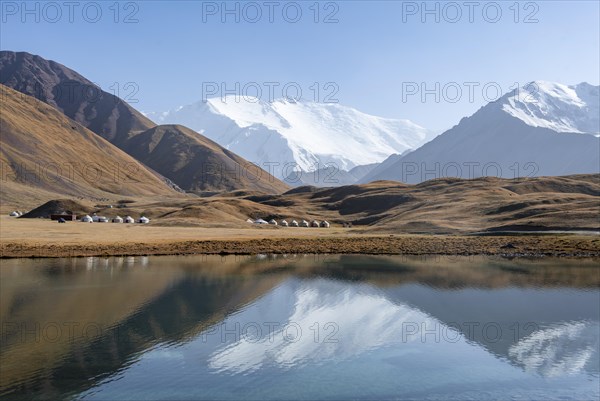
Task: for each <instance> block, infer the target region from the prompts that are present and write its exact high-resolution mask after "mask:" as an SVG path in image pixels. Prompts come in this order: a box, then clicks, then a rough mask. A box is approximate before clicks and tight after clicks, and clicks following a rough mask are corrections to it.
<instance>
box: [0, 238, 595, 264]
mask: <svg viewBox="0 0 600 401" xmlns="http://www.w3.org/2000/svg"><path fill="white" fill-rule="evenodd" d="M255 234H257V235H255V236H254V238H248V239H239V238H231V239H227V238H219V239H208V238H207V239H201V240H175V241H169V240H166V239H165V240H162V241H139V242H137V241H131V242H129V241H128V242H112V241H111V242H107V241H98V242H91V241H85V240H74V241H61V240H59V241H37V242H36V241H35V239H33V238H30V239H27V240H24V241H2V242H0V258H1V259H12V258H73V257H93V256H95V257H110V256H159V255H162V256H166V255H257V254H365V255H411V256H418V255H440V256H476V255H482V256H502V257H574V258H598V257H600V239H599V238H598V237H597V236H589V235H588V236H581V235H565V234H561V235H548V234H542V235H534V234H528V235H523V236H514V235H511V236H467V235H460V236H459V235H409V234H398V235H377V234H372V235H360V234H356V235H352V236H346V237H341V236H337V237H336V236H331V237H330V236H320V237H304V238H302V237H279V238H258V237H259V235H258V233H255Z"/></svg>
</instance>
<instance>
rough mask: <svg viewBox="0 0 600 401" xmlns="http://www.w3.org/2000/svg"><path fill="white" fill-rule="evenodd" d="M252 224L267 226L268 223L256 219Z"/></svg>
mask: <svg viewBox="0 0 600 401" xmlns="http://www.w3.org/2000/svg"><path fill="white" fill-rule="evenodd" d="M254 224H269V223H268V222H267V221H266V220H263V219H256V220H254Z"/></svg>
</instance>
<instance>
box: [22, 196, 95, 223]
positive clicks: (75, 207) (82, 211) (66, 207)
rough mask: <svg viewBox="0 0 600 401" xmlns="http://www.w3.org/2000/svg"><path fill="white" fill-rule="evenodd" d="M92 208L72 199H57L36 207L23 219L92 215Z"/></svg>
mask: <svg viewBox="0 0 600 401" xmlns="http://www.w3.org/2000/svg"><path fill="white" fill-rule="evenodd" d="M90 210H92V207H91V206H90V205H84V204H83V203H81V202H77V201H74V200H71V199H57V200H51V201H48V202H46V203H44V204H43V205H41V206H38V207H36V208H35V209H33V210H31V211H30V212H28V213H25V214H24V215H23V216H21V217H23V218H26V219H27V218H37V217H44V218H49V217H50V216H51V215H53V214H65V213H67V214H75V215H77V216H82V215H86V214H88V213H90Z"/></svg>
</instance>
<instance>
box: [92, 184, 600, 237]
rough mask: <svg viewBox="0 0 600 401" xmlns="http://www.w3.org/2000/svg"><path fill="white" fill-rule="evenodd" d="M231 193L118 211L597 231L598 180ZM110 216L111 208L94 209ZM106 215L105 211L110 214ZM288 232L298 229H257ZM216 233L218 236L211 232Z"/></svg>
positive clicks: (162, 218)
mask: <svg viewBox="0 0 600 401" xmlns="http://www.w3.org/2000/svg"><path fill="white" fill-rule="evenodd" d="M231 195H232V194H231V193H228V194H224V195H220V194H219V195H215V196H211V197H205V198H194V199H183V200H181V201H177V202H144V201H140V202H136V203H133V204H128V205H127V209H124V210H123V211H121V210H119V211H118V212H119V213H121V214H130V215H141V214H144V215H146V216H148V217H150V218H152V219H153V220H152V224H153V225H168V226H174V225H200V226H206V227H231V228H233V227H238V228H250V227H254V226H253V225H250V224H248V223H246V219H248V218H249V217H250V218H253V219H257V218H262V219H265V220H270V219H272V218H274V219H279V220H280V219H287V220H288V222H289V221H291V220H292V219H295V220H297V221H301V220H303V219H304V220H313V219H316V220H328V221H329V222H330V223H332V224H333V226H334V227H341V226H342V225H343V223H351V224H352V226H353V227H354V228H355V229H359V230H364V231H369V232H370V231H373V232H377V231H379V232H388V233H424V234H447V233H450V234H451V233H475V232H498V231H549V230H557V231H578V230H581V231H600V175H598V174H596V175H575V176H566V177H539V178H522V179H513V180H508V179H498V178H479V179H474V180H461V179H441V180H432V181H427V182H424V183H421V184H418V185H407V184H402V183H398V182H394V181H377V182H373V183H370V184H364V185H351V186H346V187H339V188H322V189H317V188H314V187H304V189H303V190H300V189H294V190H291V191H289V192H286V193H284V194H281V195H264V194H263V195H261V194H244V193H240V194H239V196H231ZM98 213H100V214H102V215H107V216H112V214H114V213H116V210H113V209H104V210H98ZM111 213H112V214H111ZM260 228H264V229H275V228H276V229H278V230H288V231H285V233H288V234H289V235H293V234H294V233H297V232H298V230H302V229H301V228H300V229H299V228H283V227H272V226H268V227H260ZM215 235H219V231H215Z"/></svg>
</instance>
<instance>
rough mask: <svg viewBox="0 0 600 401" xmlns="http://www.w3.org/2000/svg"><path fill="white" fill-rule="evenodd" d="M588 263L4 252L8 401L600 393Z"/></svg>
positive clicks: (0, 386) (598, 279)
mask: <svg viewBox="0 0 600 401" xmlns="http://www.w3.org/2000/svg"><path fill="white" fill-rule="evenodd" d="M599 287H600V268H598V266H597V261H592V260H552V259H543V260H513V261H510V260H503V259H490V258H440V257H428V258H407V257H375V256H373V257H371V256H328V257H318V256H295V257H292V256H289V257H286V258H284V257H281V256H280V257H267V256H263V257H225V258H221V257H200V256H191V257H150V258H148V257H136V258H108V259H103V258H87V259H85V258H83V259H64V260H60V259H59V260H30V259H27V260H25V259H21V260H4V261H2V266H1V268H0V290H1V291H0V301H1V304H0V321H1V324H2V338H1V341H2V344H1V345H2V347H1V355H0V373H1V374H0V398H3V399H48V400H58V399H73V400H79V399H82V400H167V399H176V400H186V399H192V400H195V399H206V400H234V399H252V400H269V399H273V400H280V399H290V400H316V399H328V400H341V399H443V400H446V399H456V400H465V399H474V400H484V399H516V400H520V399H576V400H583V399H591V400H597V399H599V397H600V390H599V387H600V379H599V372H600V360H599V358H600V357H599V352H598V351H599V338H600V334H599V330H600V326H599V320H600V317H599V314H600V295H599Z"/></svg>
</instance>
